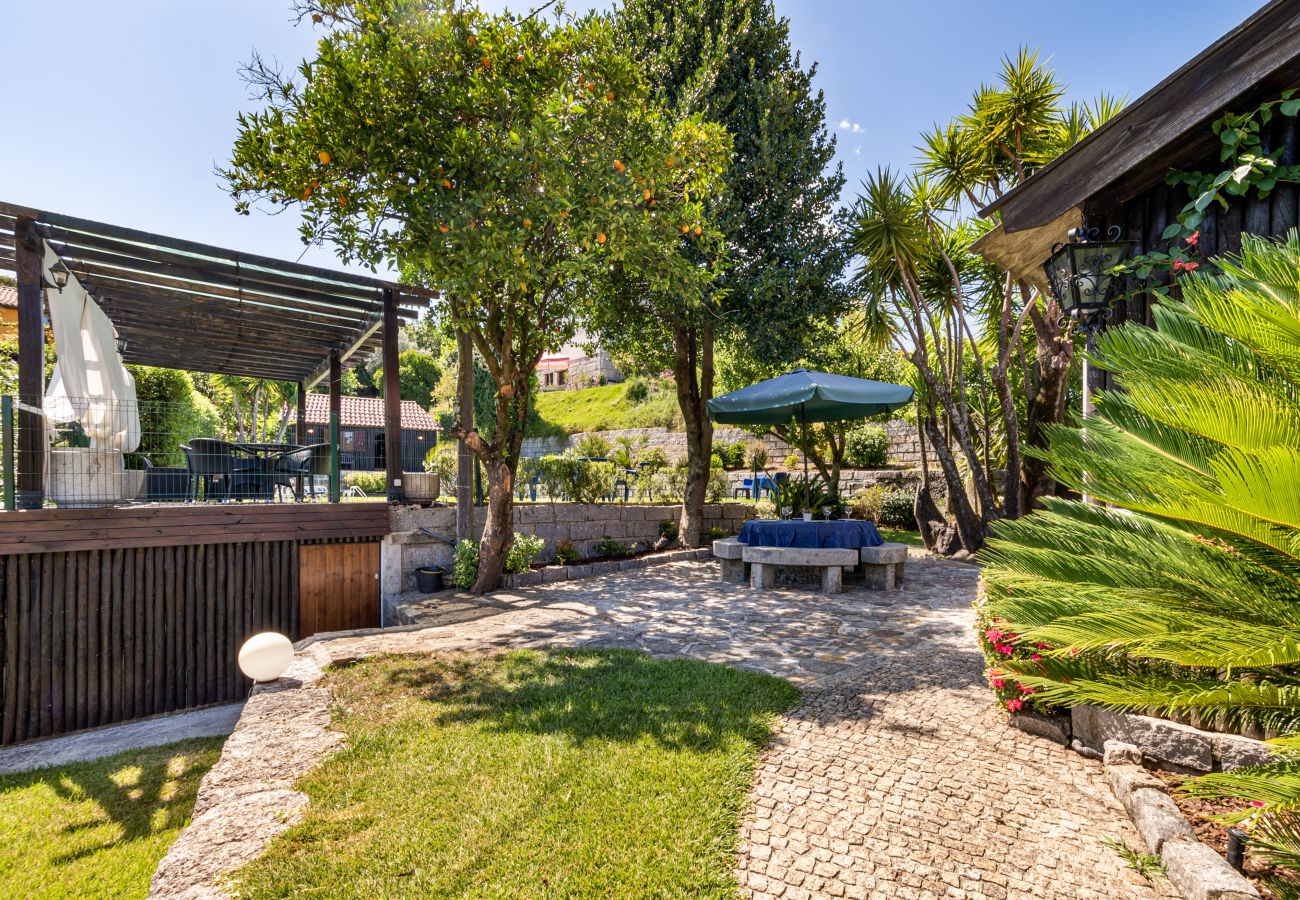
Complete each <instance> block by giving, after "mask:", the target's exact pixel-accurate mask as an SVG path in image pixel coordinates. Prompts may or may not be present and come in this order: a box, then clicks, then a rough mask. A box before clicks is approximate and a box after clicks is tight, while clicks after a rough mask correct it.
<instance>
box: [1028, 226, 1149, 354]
mask: <svg viewBox="0 0 1300 900" xmlns="http://www.w3.org/2000/svg"><path fill="white" fill-rule="evenodd" d="M1121 233H1122V232H1121V231H1120V229H1119V228H1118V227H1113V228H1111V229H1110V230H1109V232H1107V235H1106V237H1107V239H1106V240H1100V237H1101V229H1099V228H1086V229H1085V228H1071V229H1070V232H1069V237H1068V240H1067V242H1066V243H1064V244H1057V245H1056V246H1055V247H1053V248H1052V256H1051V258H1050V259H1048V260H1047V262H1046V263H1044V264H1043V271H1044V272H1046V273H1047V283H1048V285H1049V286H1050V287H1051V289H1052V295H1053V296H1054V297H1056V302H1057V303H1059V304H1060V305H1061V313H1062V316H1061V324H1062V325H1065V324H1066V323H1067V322H1069V321H1071V320H1072V321H1075V322H1077V323H1078V325H1079V330H1081V331H1083V332H1085V333H1091V332H1093V331H1096V330H1097V329H1099V328H1101V327H1102V326H1103V325H1104V324H1105V323H1106V322H1107V321H1109V320H1110V317H1111V315H1112V309H1111V303H1112V302H1113V301H1114V299H1115V292H1116V290H1117V289H1118V287H1119V282H1120V276H1118V275H1116V274H1115V268H1116V267H1117V266H1118V265H1119V264H1120V263H1121V262H1123V261H1124V258H1125V257H1126V256H1128V253H1129V250H1130V249H1131V248H1132V247H1133V245H1134V244H1135V243H1136V242H1135V241H1122V240H1119V236H1120V234H1121Z"/></svg>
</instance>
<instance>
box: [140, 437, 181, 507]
mask: <svg viewBox="0 0 1300 900" xmlns="http://www.w3.org/2000/svg"><path fill="white" fill-rule="evenodd" d="M181 449H182V450H188V449H189V448H188V447H182V448H181ZM142 459H143V460H144V499H145V500H146V501H147V502H153V503H156V502H160V501H166V500H188V499H189V497H190V470H189V469H188V468H184V469H182V468H179V467H169V466H155V465H154V464H153V462H152V461H151V460H150V459H149V457H147V456H145V457H142Z"/></svg>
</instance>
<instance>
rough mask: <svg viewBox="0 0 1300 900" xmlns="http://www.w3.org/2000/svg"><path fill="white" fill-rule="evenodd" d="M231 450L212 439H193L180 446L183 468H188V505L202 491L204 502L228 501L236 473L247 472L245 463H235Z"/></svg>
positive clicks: (223, 442) (228, 445)
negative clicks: (182, 455)
mask: <svg viewBox="0 0 1300 900" xmlns="http://www.w3.org/2000/svg"><path fill="white" fill-rule="evenodd" d="M233 449H234V448H233V447H232V445H231V444H229V443H228V442H226V441H219V440H216V439H215V438H194V439H193V440H191V441H190V443H189V445H188V446H186V445H184V444H182V445H181V450H182V451H183V452H184V453H185V465H186V467H187V468H188V469H189V476H190V481H189V491H188V498H187V499H189V501H190V502H195V501H197V500H198V499H199V489H200V488H202V489H203V499H204V500H229V499H230V497H231V490H230V488H231V483H232V482H233V480H234V477H235V474H236V473H237V472H246V471H249V468H248V465H247V464H246V463H241V464H237V463H236V460H235V454H234V452H233Z"/></svg>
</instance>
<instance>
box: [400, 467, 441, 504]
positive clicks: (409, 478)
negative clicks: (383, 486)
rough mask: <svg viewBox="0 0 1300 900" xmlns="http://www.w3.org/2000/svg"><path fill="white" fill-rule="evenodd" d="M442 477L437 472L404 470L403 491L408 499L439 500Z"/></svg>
mask: <svg viewBox="0 0 1300 900" xmlns="http://www.w3.org/2000/svg"><path fill="white" fill-rule="evenodd" d="M441 492H442V479H441V478H439V477H438V473H437V472H403V473H402V493H403V496H405V497H406V499H407V500H437V499H438V494H439V493H441Z"/></svg>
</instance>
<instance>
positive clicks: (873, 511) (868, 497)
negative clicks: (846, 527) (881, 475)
mask: <svg viewBox="0 0 1300 900" xmlns="http://www.w3.org/2000/svg"><path fill="white" fill-rule="evenodd" d="M885 493H886V491H885V486H884V485H882V484H873V485H872V486H871V487H869V488H863V489H862V490H860V491H858V492H857V493H856V494H854V495H853V497H852V499H850V500H849V512H850V513H851V514H852V515H853V518H855V519H862V520H863V521H866V522H876V523H879V522H880V505H881V503H883V502H884V499H885Z"/></svg>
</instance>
